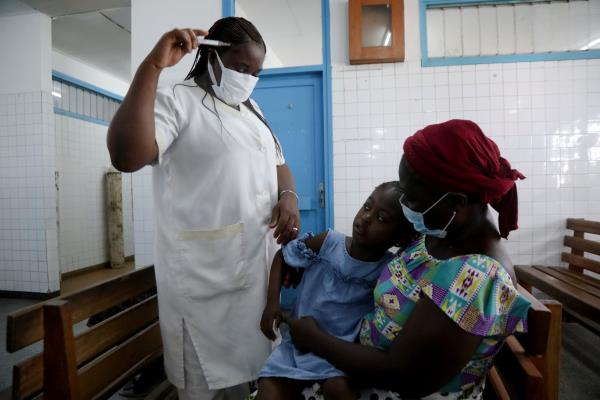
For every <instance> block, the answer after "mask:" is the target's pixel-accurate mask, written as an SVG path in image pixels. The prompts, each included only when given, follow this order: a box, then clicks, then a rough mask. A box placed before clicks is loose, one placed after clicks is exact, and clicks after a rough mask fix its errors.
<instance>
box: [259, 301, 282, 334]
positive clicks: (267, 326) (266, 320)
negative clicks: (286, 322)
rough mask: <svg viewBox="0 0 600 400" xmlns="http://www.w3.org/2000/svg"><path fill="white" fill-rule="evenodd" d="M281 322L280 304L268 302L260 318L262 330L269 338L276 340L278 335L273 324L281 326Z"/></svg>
mask: <svg viewBox="0 0 600 400" xmlns="http://www.w3.org/2000/svg"><path fill="white" fill-rule="evenodd" d="M280 322H281V308H280V307H279V304H273V303H269V302H267V305H266V306H265V309H264V311H263V314H262V318H261V319H260V330H261V331H262V333H263V334H264V335H265V336H266V337H267V339H269V340H275V339H276V338H277V336H276V335H275V332H273V324H275V326H276V327H279V323H280Z"/></svg>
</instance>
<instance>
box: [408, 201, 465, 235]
mask: <svg viewBox="0 0 600 400" xmlns="http://www.w3.org/2000/svg"><path fill="white" fill-rule="evenodd" d="M447 195H448V193H446V194H444V195H443V196H442V197H440V198H439V199H438V200H437V201H436V202H435V203H433V204H432V205H431V206H430V207H429V208H428V209H427V210H425V211H423V212H422V213H421V212H417V211H414V210H412V209H410V208H408V207H407V206H405V205H404V204H403V203H402V199H403V198H404V194H402V196H401V197H400V205H401V206H402V212H403V213H404V216H405V217H406V219H407V220H408V221H409V222H410V223H412V224H413V227H414V228H415V231H417V232H419V233H422V234H424V235H429V236H435V237H438V238H440V239H443V238H445V237H446V234H447V233H448V232H447V231H446V229H448V227H449V226H450V224H451V223H452V221H453V220H454V217H455V216H456V211H454V213H453V214H452V217H450V221H448V223H447V224H446V226H445V227H444V229H429V228H427V227H426V226H425V214H426V213H427V212H428V211H429V210H431V209H432V208H433V207H435V206H436V205H437V204H438V203H439V202H440V201H442V200H443V199H444V197H446V196H447Z"/></svg>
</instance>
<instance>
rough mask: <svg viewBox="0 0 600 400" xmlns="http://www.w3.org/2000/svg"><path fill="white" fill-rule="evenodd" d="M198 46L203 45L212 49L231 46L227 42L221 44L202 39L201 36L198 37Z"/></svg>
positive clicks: (220, 42) (216, 41)
mask: <svg viewBox="0 0 600 400" xmlns="http://www.w3.org/2000/svg"><path fill="white" fill-rule="evenodd" d="M198 44H199V45H205V46H214V47H226V46H231V44H229V43H227V42H222V41H220V40H213V39H204V38H203V37H202V36H199V37H198Z"/></svg>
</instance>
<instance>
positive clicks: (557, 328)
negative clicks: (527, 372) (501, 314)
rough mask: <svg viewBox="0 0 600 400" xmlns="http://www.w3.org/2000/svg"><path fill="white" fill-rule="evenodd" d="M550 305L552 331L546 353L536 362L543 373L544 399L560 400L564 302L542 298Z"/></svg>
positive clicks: (546, 304) (547, 305) (545, 303)
mask: <svg viewBox="0 0 600 400" xmlns="http://www.w3.org/2000/svg"><path fill="white" fill-rule="evenodd" d="M541 302H542V303H543V304H544V305H545V306H546V307H548V309H549V310H550V312H551V314H552V316H551V317H550V332H549V335H548V347H547V350H546V354H544V356H542V357H540V358H536V359H535V364H536V366H537V367H538V369H539V370H540V372H541V373H542V376H543V377H542V397H541V399H543V400H558V383H559V381H558V378H559V377H558V374H559V372H558V371H559V368H560V346H561V340H562V334H561V328H562V325H561V324H562V317H561V315H562V304H561V303H559V302H558V301H556V300H541Z"/></svg>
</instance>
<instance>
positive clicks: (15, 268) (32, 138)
mask: <svg viewBox="0 0 600 400" xmlns="http://www.w3.org/2000/svg"><path fill="white" fill-rule="evenodd" d="M51 105H52V100H51V97H50V93H46V92H40V91H36V92H28V93H16V94H4V95H0V290H9V291H27V292H49V291H55V290H58V288H59V267H58V250H57V249H58V245H57V240H58V237H57V226H56V191H55V186H54V164H55V154H54V121H53V113H52V108H51Z"/></svg>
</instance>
